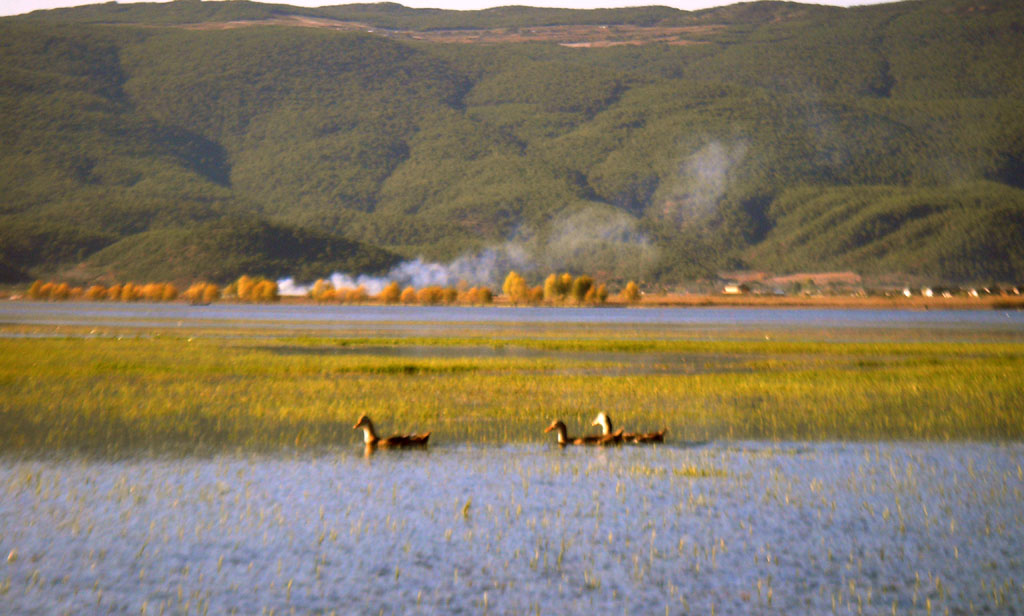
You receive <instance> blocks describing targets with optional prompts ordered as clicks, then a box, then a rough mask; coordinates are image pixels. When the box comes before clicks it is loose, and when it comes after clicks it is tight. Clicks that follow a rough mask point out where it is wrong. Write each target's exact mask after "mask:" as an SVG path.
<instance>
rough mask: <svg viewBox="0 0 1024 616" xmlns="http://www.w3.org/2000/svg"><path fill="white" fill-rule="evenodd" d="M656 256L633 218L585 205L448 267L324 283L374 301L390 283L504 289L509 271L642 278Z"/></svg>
mask: <svg viewBox="0 0 1024 616" xmlns="http://www.w3.org/2000/svg"><path fill="white" fill-rule="evenodd" d="M657 256H658V253H657V249H656V248H655V247H654V246H653V245H652V244H651V242H650V241H649V240H648V239H647V237H646V236H645V235H644V234H643V233H641V232H640V231H639V230H638V228H637V220H636V219H635V218H633V217H632V216H630V215H629V214H627V213H625V212H622V211H621V210H618V209H616V208H613V207H611V206H606V205H602V204H587V205H584V206H580V207H576V208H573V209H572V210H571V211H570V212H568V213H565V214H564V215H562V216H560V217H558V218H556V219H555V220H553V221H552V222H550V223H549V224H548V225H547V226H546V227H545V228H544V229H540V230H536V229H531V230H520V232H518V233H516V235H515V236H514V237H513V238H512V239H509V240H507V241H505V242H503V243H502V244H500V245H496V246H491V247H488V248H485V249H483V250H479V251H477V252H473V253H468V254H465V255H463V256H460V257H458V258H457V259H455V260H453V261H451V262H450V263H447V264H443V263H436V262H430V261H425V260H423V259H422V258H420V259H413V260H410V261H404V262H402V263H399V264H398V265H396V266H395V267H393V268H392V269H391V271H389V272H388V273H387V274H386V275H384V276H367V275H356V276H353V275H350V274H346V273H340V272H335V273H334V274H331V275H330V276H329V277H325V279H326V280H329V281H330V282H331V284H332V285H333V286H334V288H336V289H338V288H356V287H359V286H363V287H364V288H365V289H366V292H367V293H368V294H370V295H377V294H379V293H380V292H381V290H383V289H384V287H385V286H387V285H388V284H389V283H391V282H392V281H394V282H397V283H398V284H399V285H401V286H412V287H415V288H417V289H421V288H424V287H427V286H433V285H436V286H441V287H451V286H456V285H457V284H459V283H461V282H464V283H466V284H468V285H471V286H478V285H479V286H488V287H491V288H500V287H501V284H502V281H503V280H504V279H505V276H506V275H507V274H508V272H509V271H510V270H516V271H518V272H519V273H521V274H523V275H525V276H528V277H533V278H538V277H543V276H546V275H547V274H549V273H552V272H565V271H568V272H570V273H574V274H584V273H585V274H589V275H592V276H593V275H597V276H600V277H620V278H640V277H643V276H644V275H645V274H646V272H647V271H648V270H649V269H650V267H651V266H652V265H653V264H654V262H655V260H656V259H657ZM535 284H539V280H537V281H536V282H535ZM277 285H278V289H279V292H280V294H281V295H288V296H303V295H307V294H308V293H309V292H310V290H311V289H312V283H298V282H296V281H295V279H294V278H282V279H281V280H278V281H277Z"/></svg>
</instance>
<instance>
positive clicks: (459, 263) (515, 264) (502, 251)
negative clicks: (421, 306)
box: [277, 242, 530, 297]
mask: <svg viewBox="0 0 1024 616" xmlns="http://www.w3.org/2000/svg"><path fill="white" fill-rule="evenodd" d="M529 261H530V259H528V257H527V255H526V253H525V252H524V251H523V249H522V247H521V246H519V245H517V244H515V243H512V242H508V243H506V244H505V245H504V246H501V247H497V248H487V249H485V250H482V251H480V252H478V253H475V254H470V255H464V256H462V257H459V258H457V259H455V260H454V261H452V262H451V263H449V264H447V265H445V264H443V263H434V262H430V261H424V260H423V259H422V258H420V259H413V260H411V261H403V262H402V263H399V264H398V265H396V266H394V267H393V268H391V271H389V272H388V273H387V274H386V275H384V276H367V275H365V274H363V275H359V276H356V277H352V276H351V275H349V274H344V273H341V272H335V273H333V274H331V275H330V276H329V277H326V278H325V279H326V280H328V281H330V283H331V284H332V285H333V286H334V288H335V289H343V288H347V289H354V288H356V287H359V286H362V287H364V288H365V289H366V292H367V293H368V294H369V295H378V294H379V293H380V292H381V291H382V290H383V289H384V287H386V286H387V285H388V284H389V283H391V282H392V281H394V282H397V283H398V284H399V285H401V286H407V285H408V286H412V287H415V288H417V289H422V288H423V287H428V286H433V285H436V286H440V287H452V286H455V285H457V284H459V283H460V282H465V283H467V284H470V285H486V286H491V287H494V286H496V285H500V283H501V280H503V277H504V276H505V275H506V274H507V273H508V271H509V270H511V269H523V268H524V267H525V266H526V265H527V264H528V263H529ZM277 288H278V292H279V293H280V294H281V295H285V296H291V297H302V296H305V295H308V294H309V292H310V291H311V290H312V288H313V284H312V283H310V284H299V283H297V282H296V281H295V279H294V278H282V279H280V280H278V281H277Z"/></svg>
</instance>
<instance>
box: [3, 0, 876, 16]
mask: <svg viewBox="0 0 1024 616" xmlns="http://www.w3.org/2000/svg"><path fill="white" fill-rule="evenodd" d="M120 1H121V2H130V1H132V0H120ZM157 1H166V0H157ZM272 1H273V3H275V4H291V5H293V6H332V5H339V4H352V3H354V2H372V1H376V0H327V1H324V0H272ZM738 1H739V0H397V2H398V4H402V5H405V6H408V7H413V8H438V9H456V10H473V9H486V8H491V7H495V6H509V5H522V6H546V7H564V8H572V9H597V8H615V7H623V6H651V5H657V6H671V7H674V8H677V9H683V10H686V11H695V10H698V9H706V8H710V7H713V6H724V5H727V4H735V3H736V2H738ZM797 1H798V2H804V3H805V4H827V5H831V6H853V5H864V4H880V3H882V2H891V1H895V0H815V1H811V0H806V1H805V0H797ZM81 4H98V2H97V1H96V0H0V15H18V14H20V13H28V12H30V11H35V10H38V9H53V8H58V7H64V6H77V5H81Z"/></svg>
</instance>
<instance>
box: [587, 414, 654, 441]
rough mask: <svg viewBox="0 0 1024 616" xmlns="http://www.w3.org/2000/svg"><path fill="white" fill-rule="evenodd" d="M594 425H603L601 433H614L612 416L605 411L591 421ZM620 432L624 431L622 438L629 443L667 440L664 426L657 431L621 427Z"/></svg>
mask: <svg viewBox="0 0 1024 616" xmlns="http://www.w3.org/2000/svg"><path fill="white" fill-rule="evenodd" d="M590 425H592V426H601V434H604V435H609V434H614V433H613V432H612V418H611V417H610V416H609V415H608V413H605V412H604V411H602V412H600V413H598V414H597V417H595V418H594V421H592V422H590ZM618 432H620V433H622V439H623V440H624V441H626V442H627V443H637V444H644V443H661V442H664V441H665V432H666V429H665V428H662V429H661V430H659V431H657V432H646V433H641V432H622V430H621V429H619V430H618Z"/></svg>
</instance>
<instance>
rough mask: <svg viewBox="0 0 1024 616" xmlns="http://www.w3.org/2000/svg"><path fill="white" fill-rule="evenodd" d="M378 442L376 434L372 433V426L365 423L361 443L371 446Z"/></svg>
mask: <svg viewBox="0 0 1024 616" xmlns="http://www.w3.org/2000/svg"><path fill="white" fill-rule="evenodd" d="M378 440H380V439H378V438H377V433H376V432H374V431H373V424H372V423H370V422H366V423H364V424H363V442H364V443H366V444H367V445H372V444H374V443H376V442H377V441H378Z"/></svg>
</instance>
